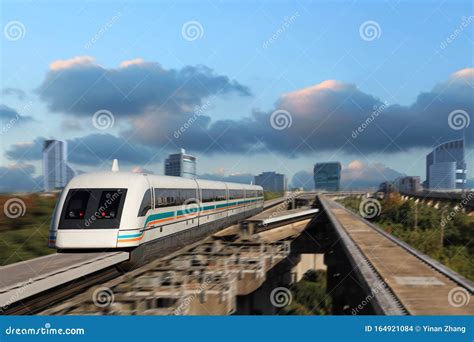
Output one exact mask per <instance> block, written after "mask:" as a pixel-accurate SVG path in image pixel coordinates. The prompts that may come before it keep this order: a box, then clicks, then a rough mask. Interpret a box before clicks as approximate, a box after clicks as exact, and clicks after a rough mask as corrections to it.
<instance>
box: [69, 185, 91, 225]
mask: <svg viewBox="0 0 474 342" xmlns="http://www.w3.org/2000/svg"><path fill="white" fill-rule="evenodd" d="M90 195H91V193H90V192H89V191H84V190H77V191H74V190H72V195H71V197H70V198H69V202H68V204H67V209H66V219H71V220H77V219H83V218H84V215H85V214H86V209H87V203H88V202H89V197H90Z"/></svg>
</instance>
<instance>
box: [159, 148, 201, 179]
mask: <svg viewBox="0 0 474 342" xmlns="http://www.w3.org/2000/svg"><path fill="white" fill-rule="evenodd" d="M165 175H167V176H176V177H185V178H196V157H194V156H191V155H189V154H186V151H185V150H184V149H183V148H182V149H181V152H180V153H176V154H170V155H169V156H168V158H167V159H166V160H165Z"/></svg>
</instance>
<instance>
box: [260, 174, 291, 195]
mask: <svg viewBox="0 0 474 342" xmlns="http://www.w3.org/2000/svg"><path fill="white" fill-rule="evenodd" d="M255 185H260V186H261V187H263V190H265V191H273V192H284V191H286V190H287V181H286V176H285V175H282V174H280V173H276V172H273V171H272V172H263V173H261V174H259V175H258V176H255Z"/></svg>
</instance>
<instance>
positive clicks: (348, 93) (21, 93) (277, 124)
mask: <svg viewBox="0 0 474 342" xmlns="http://www.w3.org/2000/svg"><path fill="white" fill-rule="evenodd" d="M2 10H3V15H2V27H3V28H4V35H3V37H2V40H1V44H2V57H3V59H2V63H1V70H2V75H3V77H2V81H1V82H2V84H1V87H0V88H1V92H2V100H1V102H0V118H1V120H2V135H1V141H2V146H3V149H2V153H1V155H0V174H2V175H3V177H2V181H3V184H0V189H4V188H5V186H6V185H9V184H15V185H17V186H19V188H20V189H35V187H36V185H37V184H41V181H40V179H39V178H38V177H40V175H41V148H42V146H43V143H44V140H48V139H50V138H51V137H55V139H58V140H64V141H67V144H68V147H69V152H70V156H69V157H70V158H69V162H70V163H71V164H72V166H73V167H74V169H76V170H79V171H86V172H87V171H92V170H98V169H103V170H106V169H109V168H110V161H111V160H112V159H115V158H117V159H119V160H120V163H121V169H122V170H149V171H153V172H154V173H157V174H160V173H161V172H162V170H163V169H164V161H165V158H166V156H167V155H168V154H170V153H173V151H176V150H178V149H179V148H181V147H183V148H185V149H186V150H187V151H189V153H190V154H192V155H194V156H196V157H197V158H198V159H199V161H200V168H199V175H201V176H203V175H205V176H207V177H210V178H213V177H214V178H219V177H234V178H236V179H239V177H240V179H244V178H245V177H246V178H250V177H253V176H254V175H257V174H259V173H261V172H263V171H268V170H274V171H276V172H278V173H282V174H285V175H287V177H288V183H289V184H291V185H293V186H298V185H300V184H301V183H306V182H307V178H308V175H310V177H311V174H312V169H313V166H314V164H315V163H317V162H331V161H340V162H341V164H342V172H341V179H342V181H343V182H345V184H352V185H353V186H356V187H357V186H359V185H360V186H362V185H363V184H368V183H367V182H369V181H370V182H372V183H377V182H379V181H384V180H388V181H391V180H393V179H395V178H397V177H399V176H401V175H410V176H421V177H422V179H423V180H424V178H425V161H424V158H425V156H426V155H427V154H428V153H429V152H430V151H431V150H432V149H433V148H434V147H435V146H437V145H439V144H440V143H442V142H445V141H449V140H453V139H458V138H461V137H462V135H463V133H464V134H465V136H466V145H467V148H466V154H465V161H466V164H467V170H468V179H472V178H473V177H472V176H471V177H469V174H470V173H469V171H470V170H473V169H474V161H473V158H472V152H473V149H472V146H473V141H472V136H473V134H472V133H473V132H474V130H473V127H474V125H473V124H469V121H470V118H471V117H472V113H473V112H474V103H473V102H474V100H473V97H472V89H473V84H474V81H473V79H474V69H473V68H472V37H473V35H472V33H473V21H474V18H473V17H472V16H470V4H469V2H455V3H442V2H436V1H433V2H426V3H419V4H417V5H416V6H412V5H409V4H404V3H383V4H382V3H381V4H378V3H377V4H374V3H368V2H355V3H349V2H341V3H337V4H324V6H321V4H318V3H315V4H309V3H301V4H293V3H291V2H281V3H278V4H276V5H272V6H270V5H266V4H261V5H260V6H258V7H256V8H251V6H249V5H248V4H236V3H222V4H218V5H215V4H214V6H212V5H211V4H203V5H202V6H200V9H199V10H196V11H191V10H190V8H189V7H188V6H184V5H183V3H178V4H177V5H176V7H175V6H172V4H171V3H167V2H163V3H160V4H150V3H146V2H136V3H127V2H124V3H115V4H108V5H107V4H105V3H104V4H97V3H95V4H90V5H84V4H82V3H80V2H71V3H69V4H68V5H66V4H55V5H51V6H48V13H47V14H45V13H44V12H43V11H45V10H44V9H43V8H42V6H40V5H38V4H32V3H22V2H21V3H18V2H13V1H6V2H3V3H2ZM156 11H158V12H159V13H162V12H163V13H165V12H166V15H160V16H159V18H156V16H155V15H154V13H155V12H156ZM42 13H43V14H45V15H47V16H48V18H49V20H48V22H47V23H43V22H40V21H39V20H38V17H41V14H42ZM394 13H396V14H397V15H396V17H403V18H404V26H403V27H401V26H400V25H399V22H398V20H396V18H394V16H393V14H394ZM38 14H40V16H38ZM256 18H260V19H262V20H255V19H256ZM236 22H239V23H240V24H239V25H238V27H235V26H234V25H232V24H229V23H236ZM340 22H345V25H340V24H339V23H340ZM11 27H13V28H14V29H17V31H14V30H12V31H11V32H10V31H9V30H7V28H8V29H9V28H11ZM57 27H65V29H64V30H57ZM74 27H80V28H83V30H77V29H73V28H74ZM250 28H252V29H250ZM15 32H19V35H18V36H15V35H14V34H15ZM193 34H194V35H193ZM46 37H48V38H46ZM150 42H152V44H150ZM415 52H416V53H415ZM459 118H461V119H464V120H465V121H464V124H463V123H462V122H461V125H464V126H465V127H459V126H456V125H455V124H456V123H457V122H458V121H455V120H453V119H456V120H458V119H459ZM459 128H462V129H459ZM26 131H27V132H28V134H25V132H26ZM268 165H271V167H268Z"/></svg>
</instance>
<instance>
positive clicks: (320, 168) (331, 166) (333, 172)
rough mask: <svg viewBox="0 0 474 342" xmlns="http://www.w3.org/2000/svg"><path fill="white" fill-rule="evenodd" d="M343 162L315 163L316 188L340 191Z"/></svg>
mask: <svg viewBox="0 0 474 342" xmlns="http://www.w3.org/2000/svg"><path fill="white" fill-rule="evenodd" d="M340 183H341V163H339V162H331V163H317V164H316V165H314V188H315V189H316V190H326V191H339V189H340Z"/></svg>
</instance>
